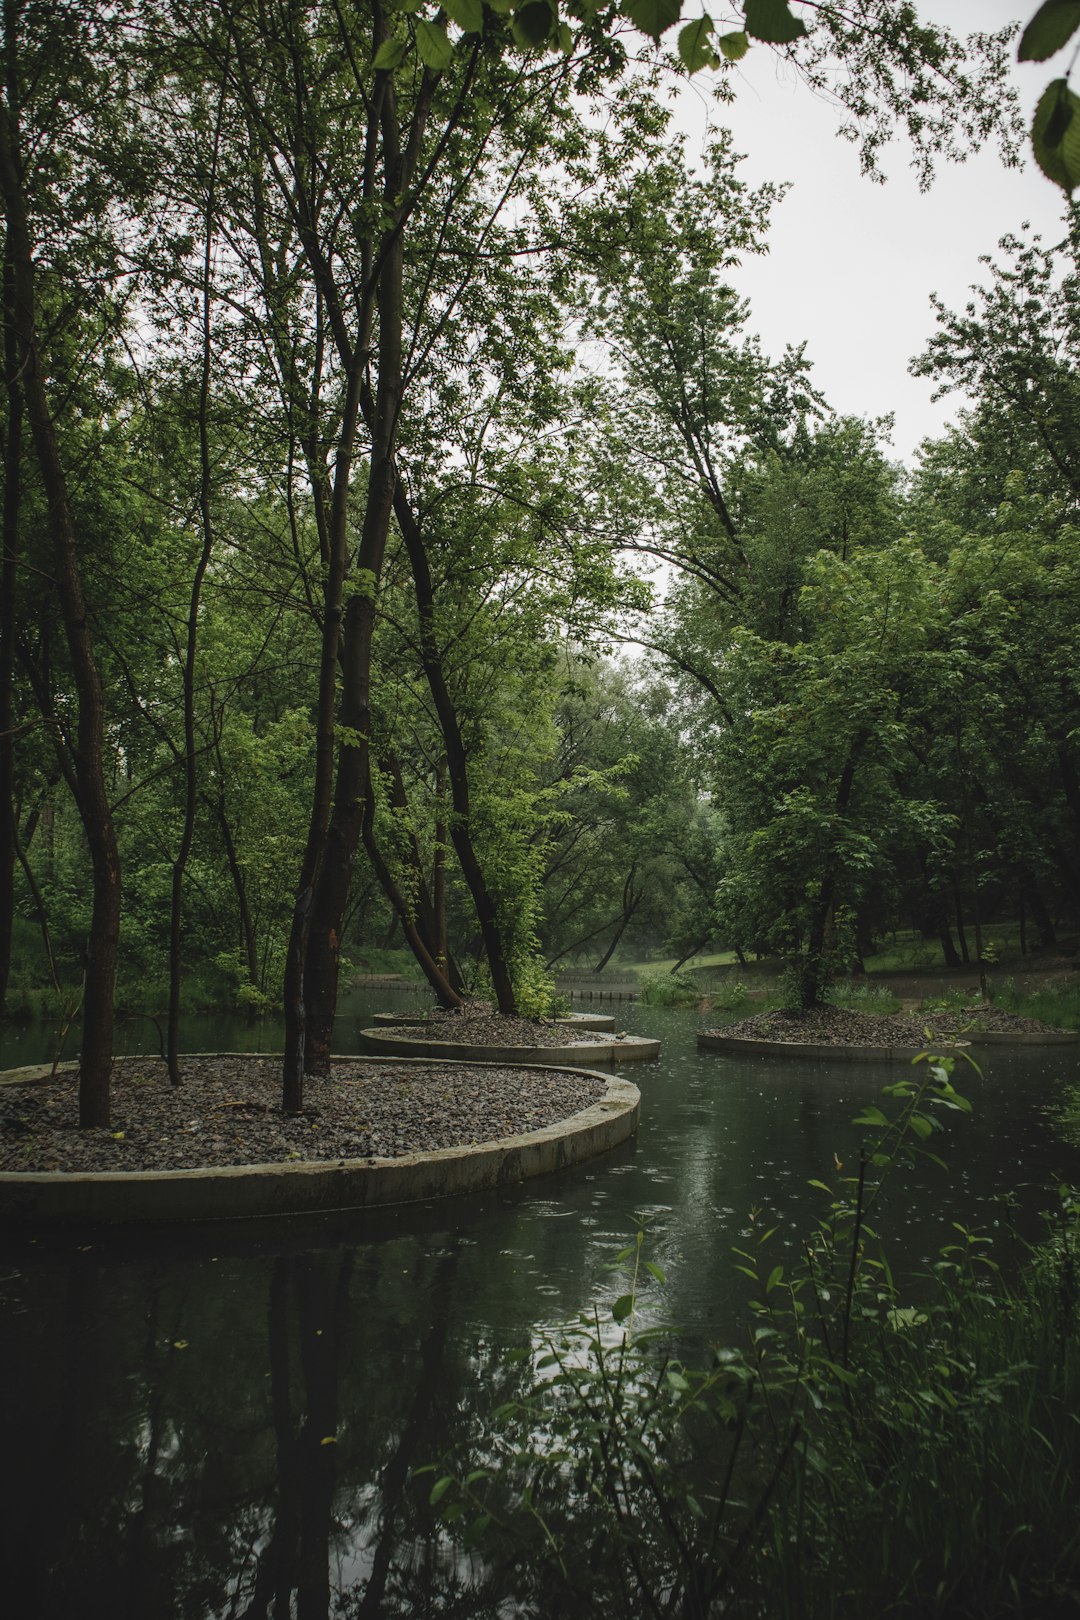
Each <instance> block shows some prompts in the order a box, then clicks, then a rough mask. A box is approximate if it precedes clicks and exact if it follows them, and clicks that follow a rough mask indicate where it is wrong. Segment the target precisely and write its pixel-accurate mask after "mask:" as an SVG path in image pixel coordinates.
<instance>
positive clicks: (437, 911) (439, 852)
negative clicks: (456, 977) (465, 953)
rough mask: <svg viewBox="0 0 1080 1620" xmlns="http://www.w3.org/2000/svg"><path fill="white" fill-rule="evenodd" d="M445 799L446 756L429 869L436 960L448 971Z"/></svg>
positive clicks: (439, 783) (441, 766)
mask: <svg viewBox="0 0 1080 1620" xmlns="http://www.w3.org/2000/svg"><path fill="white" fill-rule="evenodd" d="M445 797H446V755H445V754H444V755H443V757H442V758H441V759H440V760H439V766H438V770H437V772H436V776H435V802H436V804H437V805H438V806H439V812H438V814H437V815H436V818H435V853H434V857H433V860H432V868H431V905H432V911H433V912H434V921H435V954H436V960H437V961H439V962H444V963H446V965H447V968H448V969H449V965H450V947H449V942H448V939H447V933H446V822H445V821H444V819H443V816H442V805H443V802H444V800H445Z"/></svg>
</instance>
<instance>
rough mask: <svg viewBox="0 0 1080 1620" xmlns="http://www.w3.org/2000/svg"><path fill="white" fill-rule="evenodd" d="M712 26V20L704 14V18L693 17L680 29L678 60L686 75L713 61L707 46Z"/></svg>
mask: <svg viewBox="0 0 1080 1620" xmlns="http://www.w3.org/2000/svg"><path fill="white" fill-rule="evenodd" d="M712 26H713V25H712V18H711V17H710V16H709V14H708V13H707V12H706V14H705V16H704V17H695V18H694V21H693V22H688V23H687V25H686V27H685V28H680V30H679V60H680V61H681V62H682V65H683V67H684V68H685V69H686V71H687V73H696V72H697V71H698V69H699V68H703V67H707V66H708V65H709V63H710V62H711V61H712V60H713V51H712V46H711V45H710V44H709V37H710V35H711V34H712Z"/></svg>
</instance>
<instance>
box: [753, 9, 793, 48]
mask: <svg viewBox="0 0 1080 1620" xmlns="http://www.w3.org/2000/svg"><path fill="white" fill-rule="evenodd" d="M746 32H747V33H748V34H750V35H751V36H752V38H754V39H760V40H763V41H764V43H765V44H766V45H790V44H792V42H793V41H794V40H796V39H801V38H802V36H803V35H804V34H805V33H806V24H805V23H804V22H803V21H802V20H801V19H800V18H799V17H795V16H793V15H792V12H791V9H790V7H789V6H788V3H787V0H746Z"/></svg>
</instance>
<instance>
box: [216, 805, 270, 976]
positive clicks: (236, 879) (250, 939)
mask: <svg viewBox="0 0 1080 1620" xmlns="http://www.w3.org/2000/svg"><path fill="white" fill-rule="evenodd" d="M214 808H215V813H216V815H217V820H218V826H219V827H220V829H221V841H222V843H223V844H224V845H225V860H226V862H227V863H228V867H229V876H230V877H231V878H232V882H233V890H234V892H235V894H236V909H237V913H238V916H239V920H240V935H241V938H242V940H243V943H244V959H245V961H246V963H247V975H248V983H249V984H250V985H251V986H252V987H253V988H254V989H256V990H257V989H258V988H259V942H258V940H257V939H256V937H255V921H254V919H253V917H252V915H251V906H250V905H249V904H248V897H247V884H246V882H245V880H244V869H243V867H242V866H241V865H240V859H239V857H238V855H237V853H236V841H235V839H234V838H233V834H232V828H231V826H230V825H229V816H228V812H227V810H226V808H225V794H224V792H223V791H222V792H219V794H218V797H217V803H216V805H215V807H214Z"/></svg>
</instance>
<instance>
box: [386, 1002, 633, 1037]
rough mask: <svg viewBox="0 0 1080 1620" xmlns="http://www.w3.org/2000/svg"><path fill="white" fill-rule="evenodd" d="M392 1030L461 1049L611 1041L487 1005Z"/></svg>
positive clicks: (423, 1016) (435, 1014)
mask: <svg viewBox="0 0 1080 1620" xmlns="http://www.w3.org/2000/svg"><path fill="white" fill-rule="evenodd" d="M392 1029H393V1034H394V1035H395V1036H396V1037H399V1038H400V1039H401V1040H409V1039H410V1038H412V1037H416V1038H418V1039H421V1040H429V1041H457V1042H460V1044H461V1045H463V1046H609V1045H610V1044H611V1040H612V1037H611V1035H610V1034H605V1033H604V1032H603V1031H597V1030H584V1029H575V1028H574V1026H573V1025H572V1024H556V1023H554V1022H553V1021H552V1020H551V1019H546V1018H511V1017H508V1016H507V1014H506V1013H499V1012H495V1011H494V1010H493V1009H492V1007H491V1005H490V1004H489V1003H487V1002H473V1003H471V1004H469V1005H467V1006H466V1007H464V1008H463V1009H462V1011H461V1012H445V1011H444V1010H443V1009H442V1008H441V1007H440V1008H436V1009H434V1010H433V1011H432V1012H428V1013H417V1015H416V1019H415V1021H413V1022H411V1023H408V1024H394V1025H393V1026H392ZM381 1033H383V1034H388V1033H390V1031H389V1029H387V1030H384V1031H382V1032H381Z"/></svg>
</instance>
